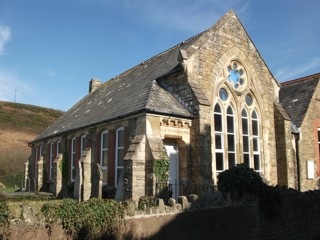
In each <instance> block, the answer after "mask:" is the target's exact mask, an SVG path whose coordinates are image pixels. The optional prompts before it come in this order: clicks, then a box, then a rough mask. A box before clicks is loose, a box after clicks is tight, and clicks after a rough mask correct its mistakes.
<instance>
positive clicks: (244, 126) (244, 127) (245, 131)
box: [242, 118, 249, 134]
mask: <svg viewBox="0 0 320 240" xmlns="http://www.w3.org/2000/svg"><path fill="white" fill-rule="evenodd" d="M242 133H243V134H249V131H248V119H246V118H242Z"/></svg>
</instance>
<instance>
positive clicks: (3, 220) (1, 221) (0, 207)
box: [0, 195, 9, 227]
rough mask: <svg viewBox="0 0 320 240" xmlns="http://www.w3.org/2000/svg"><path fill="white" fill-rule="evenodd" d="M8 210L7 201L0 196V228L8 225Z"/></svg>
mask: <svg viewBox="0 0 320 240" xmlns="http://www.w3.org/2000/svg"><path fill="white" fill-rule="evenodd" d="M8 219H9V208H8V203H7V200H6V199H5V198H4V197H3V196H1V195H0V227H3V226H4V225H6V224H7V223H8Z"/></svg>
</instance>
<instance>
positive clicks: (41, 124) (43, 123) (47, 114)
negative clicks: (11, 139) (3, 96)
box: [0, 102, 63, 133]
mask: <svg viewBox="0 0 320 240" xmlns="http://www.w3.org/2000/svg"><path fill="white" fill-rule="evenodd" d="M62 114H63V112H62V111H60V110H55V109H49V108H43V107H37V106H33V105H27V104H21V103H10V102H0V128H3V129H7V128H8V127H9V128H13V129H17V130H22V129H28V130H30V129H31V130H33V131H34V132H39V133H40V132H41V131H42V130H44V129H45V128H47V127H48V126H49V125H50V124H52V123H53V122H54V121H55V120H56V119H57V118H59V117H60V116H61V115H62Z"/></svg>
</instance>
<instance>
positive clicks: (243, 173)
mask: <svg viewBox="0 0 320 240" xmlns="http://www.w3.org/2000/svg"><path fill="white" fill-rule="evenodd" d="M264 186H266V184H265V183H264V182H263V180H262V178H261V176H260V175H259V173H257V172H255V171H254V170H253V169H251V168H249V167H247V166H246V165H245V164H239V165H237V166H235V167H233V168H230V169H228V170H225V171H224V172H222V173H220V174H219V175H218V190H219V191H221V192H223V193H230V194H231V198H232V199H233V200H241V198H242V196H243V193H257V192H258V190H259V188H262V187H264Z"/></svg>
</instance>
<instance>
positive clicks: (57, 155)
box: [56, 141, 60, 158]
mask: <svg viewBox="0 0 320 240" xmlns="http://www.w3.org/2000/svg"><path fill="white" fill-rule="evenodd" d="M56 144H57V146H56V157H57V158H58V157H59V151H60V141H57V143H56Z"/></svg>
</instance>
